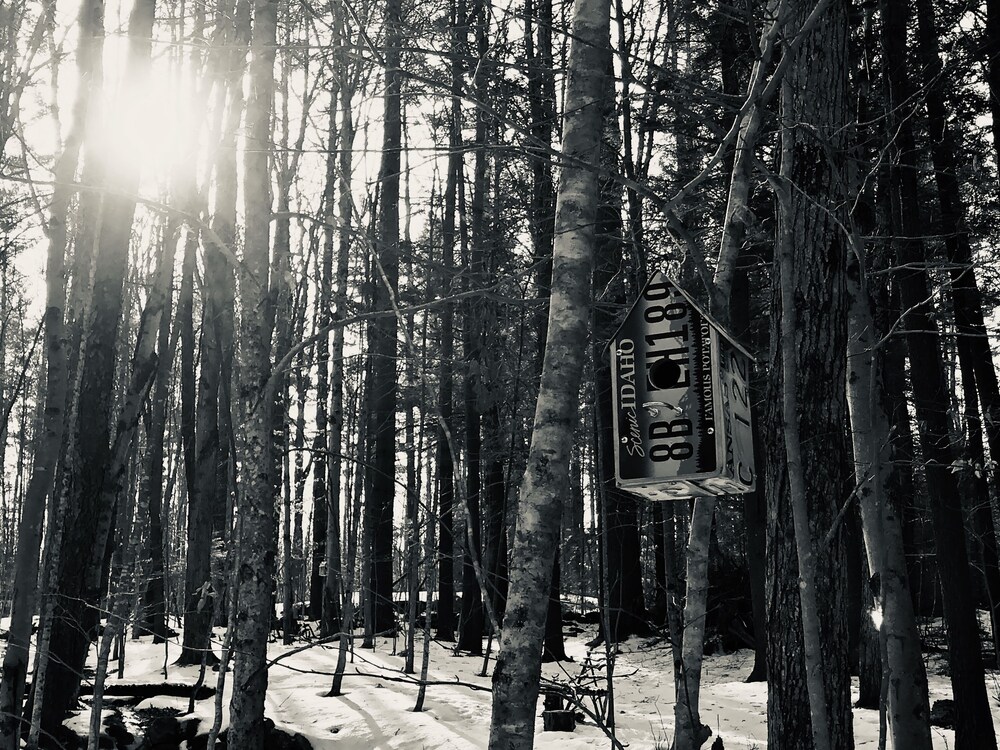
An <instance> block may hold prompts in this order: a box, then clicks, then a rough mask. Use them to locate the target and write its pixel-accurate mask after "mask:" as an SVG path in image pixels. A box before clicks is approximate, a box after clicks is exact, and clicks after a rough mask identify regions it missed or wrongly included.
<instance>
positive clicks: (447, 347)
mask: <svg viewBox="0 0 1000 750" xmlns="http://www.w3.org/2000/svg"><path fill="white" fill-rule="evenodd" d="M465 23H466V19H465V2H464V0H455V2H454V3H453V6H452V19H451V49H452V54H453V58H452V64H451V95H452V96H451V117H450V118H449V122H448V174H447V178H446V181H445V190H444V215H443V216H442V217H441V272H442V279H441V283H440V288H441V289H442V291H443V293H444V295H445V296H447V292H448V291H450V290H451V287H452V274H453V267H454V264H455V246H456V232H455V211H456V209H457V203H458V182H459V180H460V179H462V99H461V97H462V92H463V77H462V66H461V62H460V61H461V59H462V58H461V54H460V52H461V49H462V46H463V45H464V27H465ZM453 326H454V308H453V305H452V304H451V303H450V302H445V303H444V304H443V305H442V307H441V317H440V325H439V329H440V331H441V364H440V365H439V367H438V412H439V413H440V415H441V420H440V422H439V425H438V431H437V462H436V463H437V481H438V550H437V554H438V575H437V579H438V602H437V627H436V637H437V639H438V640H441V641H453V640H455V567H454V557H455V539H454V527H455V525H454V510H453V508H454V498H455V466H454V462H453V460H452V450H453V446H452V440H453V437H452V435H453V434H454V433H453V427H452V421H453V410H454V406H453V404H452V401H453V400H454V383H453V360H454V356H455V345H454V333H453Z"/></svg>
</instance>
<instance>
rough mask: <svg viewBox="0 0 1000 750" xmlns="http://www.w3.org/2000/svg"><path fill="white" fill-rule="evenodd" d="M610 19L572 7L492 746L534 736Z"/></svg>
mask: <svg viewBox="0 0 1000 750" xmlns="http://www.w3.org/2000/svg"><path fill="white" fill-rule="evenodd" d="M610 18H611V9H610V3H609V2H608V0H577V2H576V3H575V5H574V8H573V24H572V40H573V41H572V47H571V49H570V55H569V72H568V82H567V91H566V106H565V110H564V111H565V116H564V120H563V151H564V153H565V154H566V156H567V157H569V158H570V159H572V161H570V162H569V163H568V164H567V165H566V166H564V167H563V168H562V175H561V181H560V184H559V191H558V197H557V205H556V226H555V244H554V247H553V268H552V297H551V301H550V303H549V319H548V335H547V343H546V346H545V355H544V361H543V365H542V379H541V384H540V387H539V392H538V403H537V405H536V407H535V419H534V428H533V431H532V436H531V449H530V452H529V454H528V463H527V468H526V471H525V475H524V481H523V484H522V487H521V494H520V500H519V503H518V510H517V532H516V534H515V537H514V544H513V553H512V556H511V559H512V563H511V569H510V579H511V582H510V592H509V598H508V602H507V610H506V616H505V618H504V625H503V631H502V637H501V641H500V653H499V658H498V662H497V667H496V671H495V672H494V674H493V716H492V722H491V726H490V745H489V746H490V748H492V750H501V749H502V750H518V749H519V748H531V747H532V746H533V744H534V729H535V707H536V703H537V700H538V679H539V674H540V671H541V656H542V642H543V638H544V630H545V616H546V611H547V608H548V599H549V588H550V585H551V577H552V563H553V558H554V555H555V549H556V544H557V540H558V534H559V509H560V499H561V497H562V495H563V494H564V492H565V488H566V487H567V486H568V485H569V463H570V449H571V447H572V445H573V432H574V429H575V427H576V419H577V412H578V410H579V389H580V380H581V376H582V373H583V369H584V367H583V364H584V357H585V356H586V351H587V349H586V339H587V321H588V320H589V317H590V303H591V300H590V297H591V288H590V287H591V284H590V281H591V268H592V265H593V249H594V244H595V236H594V224H595V221H596V218H597V202H598V197H599V188H598V181H597V165H598V164H599V159H600V141H601V121H602V101H601V99H602V97H603V95H604V90H605V86H604V78H605V72H604V71H605V68H606V55H607V52H606V50H607V45H608V38H609V33H610Z"/></svg>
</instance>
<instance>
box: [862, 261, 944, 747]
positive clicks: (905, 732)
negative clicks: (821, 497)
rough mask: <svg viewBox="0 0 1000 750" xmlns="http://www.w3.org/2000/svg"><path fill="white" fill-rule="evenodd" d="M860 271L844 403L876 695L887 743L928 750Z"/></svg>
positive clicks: (922, 676)
mask: <svg viewBox="0 0 1000 750" xmlns="http://www.w3.org/2000/svg"><path fill="white" fill-rule="evenodd" d="M862 273H863V272H862V271H861V270H860V269H859V270H858V271H857V273H848V287H847V288H848V293H849V295H850V310H849V316H848V326H849V329H848V330H849V339H848V376H847V405H848V407H849V409H850V413H851V435H852V437H853V441H854V465H855V474H856V476H857V477H858V482H859V489H858V497H859V501H860V507H861V526H862V530H863V533H864V538H865V550H866V552H867V556H868V569H869V570H870V571H872V574H873V578H875V577H877V581H878V583H877V586H878V590H877V592H872V593H876V595H877V596H878V600H879V606H880V608H881V610H882V622H881V625H880V627H879V628H878V630H879V639H880V640H881V641H882V644H883V645H882V653H883V657H884V658H885V659H886V662H887V663H886V664H884V665H883V675H882V679H883V691H886V690H887V691H888V701H889V732H890V734H891V736H892V746H893V747H894V748H912V749H913V750H930V747H931V730H930V724H929V721H928V720H929V718H930V708H929V705H928V696H927V673H926V671H925V669H924V662H923V658H922V657H921V653H920V634H919V632H918V631H917V622H916V618H915V616H914V612H913V601H912V600H911V599H910V587H909V584H908V583H907V580H906V560H905V559H904V557H903V531H902V525H901V523H900V519H899V516H898V515H897V509H896V508H894V507H893V504H892V503H891V502H890V498H889V496H888V490H887V488H888V485H889V481H890V477H891V475H892V472H893V471H894V466H893V464H892V459H891V456H890V455H889V454H890V445H891V440H890V434H889V433H890V430H889V417H888V414H886V411H885V405H884V403H883V402H882V400H881V399H880V398H879V389H880V388H879V386H880V384H881V374H880V369H879V365H878V362H877V360H876V356H875V351H874V346H875V341H874V338H875V322H874V320H873V319H872V311H871V304H870V302H869V298H868V291H867V288H866V286H865V284H864V282H863V279H862V278H861V274H862Z"/></svg>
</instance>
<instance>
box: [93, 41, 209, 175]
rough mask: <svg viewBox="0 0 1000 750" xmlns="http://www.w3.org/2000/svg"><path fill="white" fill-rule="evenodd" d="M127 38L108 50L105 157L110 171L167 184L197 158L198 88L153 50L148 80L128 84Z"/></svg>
mask: <svg viewBox="0 0 1000 750" xmlns="http://www.w3.org/2000/svg"><path fill="white" fill-rule="evenodd" d="M126 48H127V39H125V38H124V37H121V36H118V37H109V38H108V40H107V42H106V47H105V57H104V59H105V82H106V86H107V92H106V95H105V99H104V113H103V117H102V118H101V121H102V125H101V126H100V132H99V133H96V134H95V135H96V136H97V137H98V138H99V139H100V148H101V152H102V154H103V156H104V158H105V159H106V164H107V166H108V168H109V169H110V170H112V171H116V172H122V171H126V170H134V169H138V171H139V174H140V179H141V180H142V184H155V185H159V186H163V185H166V184H167V183H168V182H169V180H170V177H171V175H172V174H173V173H174V171H175V170H176V169H177V168H178V167H179V166H180V165H182V164H186V163H189V162H190V161H191V160H194V161H197V160H198V159H199V157H200V154H199V141H200V137H199V136H200V126H201V123H202V121H203V120H204V118H203V117H202V112H201V111H200V110H201V109H203V108H204V106H205V103H204V102H203V103H201V105H199V104H198V103H197V102H196V101H195V97H196V94H195V91H194V83H193V82H192V77H191V76H189V75H187V71H185V70H183V69H182V70H177V67H178V66H177V65H176V64H174V62H173V61H168V60H166V59H164V56H163V55H158V54H157V52H158V51H159V50H157V48H156V47H155V46H154V50H153V52H154V54H153V60H152V62H151V65H150V68H149V74H148V77H147V78H146V80H145V81H144V82H142V83H141V84H139V85H130V83H129V81H128V79H127V77H126V76H125V75H124V72H125V69H126V62H125V59H126Z"/></svg>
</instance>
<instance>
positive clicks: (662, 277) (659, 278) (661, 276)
mask: <svg viewBox="0 0 1000 750" xmlns="http://www.w3.org/2000/svg"><path fill="white" fill-rule="evenodd" d="M663 282H666V283H668V284H669V285H670V286H672V287H673V288H674V289H676V290H677V291H678V292H679V293H680V295H681V296H682V297H683V298H684V299H685V300H686V301H687V303H688V304H689V305H691V307H693V308H694V309H695V310H697V311H698V313H699V314H700V315H701V316H702V317H704V318H705V320H706V321H707V322H708V324H709V325H710V326H712V328H714V329H715V330H716V331H718V333H719V335H720V336H722V337H723V338H725V339H726V341H727V342H729V344H730V346H732V347H733V348H734V349H736V350H737V351H739V352H740V353H742V354H744V355H745V356H747V357H749V358H750V360H752V361H756V358H755V357H754V356H753V355H752V354H751V353H750V352H749V351H747V348H746V347H745V346H743V345H742V344H741V343H740V342H739V341H737V340H736V337H735V336H733V335H732V334H731V333H730V332H729V331H728V330H726V328H725V326H723V325H722V324H721V323H720V322H719V321H717V320H716V319H715V318H713V317H712V316H711V315H709V313H708V312H707V311H706V310H705V308H704V307H702V306H701V305H700V304H698V302H697V301H696V300H695V298H694V297H692V296H691V295H690V294H688V293H687V292H686V291H684V288H683V287H682V286H681V285H680V284H678V283H677V281H676V280H675V279H673V278H672V277H670V276H667V275H666V274H665V273H663V272H662V271H656V272H655V273H654V274H653V275H652V276H650V277H649V279H648V280H647V281H646V283H645V285H643V287H642V289H641V290H640V291H639V294H638V295H637V296H636V298H635V300H634V301H633V302H632V305H631V306H630V307H629V309H628V312H627V313H626V314H625V317H624V318H622V322H621V324H620V325H619V326H618V328H616V329H615V332H614V334H613V335H612V336H611V339H610V340H609V341H608V345H610V344H611V341H614V340H615V339H616V338H618V332H619V331H621V329H622V328H623V327H624V326H625V324H626V323H628V321H629V318H631V317H632V315H634V314H635V308H636V305H638V303H639V301H640V300H641V299H642V296H643V294H644V293H645V292H646V290H647V289H648V288H649V287H650V286H652V285H653V284H660V283H663Z"/></svg>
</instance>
